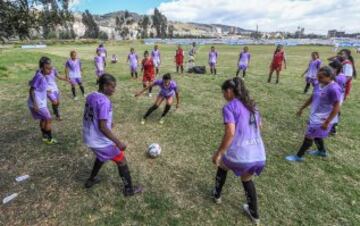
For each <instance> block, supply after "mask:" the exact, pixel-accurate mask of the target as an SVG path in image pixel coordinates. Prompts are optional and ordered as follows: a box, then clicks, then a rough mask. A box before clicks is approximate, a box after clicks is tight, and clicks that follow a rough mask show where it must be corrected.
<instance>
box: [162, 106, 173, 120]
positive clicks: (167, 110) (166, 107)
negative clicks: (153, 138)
mask: <svg viewBox="0 0 360 226" xmlns="http://www.w3.org/2000/svg"><path fill="white" fill-rule="evenodd" d="M170 108H171V105H170V104H167V105H166V106H165V109H164V112H163V113H162V115H161V117H165V116H166V114H167V113H168V112H169V111H170Z"/></svg>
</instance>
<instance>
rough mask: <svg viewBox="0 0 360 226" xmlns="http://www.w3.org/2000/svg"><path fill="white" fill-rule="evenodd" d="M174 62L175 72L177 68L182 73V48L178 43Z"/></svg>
mask: <svg viewBox="0 0 360 226" xmlns="http://www.w3.org/2000/svg"><path fill="white" fill-rule="evenodd" d="M175 63H176V72H177V73H179V69H180V70H181V74H183V73H184V50H183V49H182V48H181V45H178V48H177V50H176V55H175Z"/></svg>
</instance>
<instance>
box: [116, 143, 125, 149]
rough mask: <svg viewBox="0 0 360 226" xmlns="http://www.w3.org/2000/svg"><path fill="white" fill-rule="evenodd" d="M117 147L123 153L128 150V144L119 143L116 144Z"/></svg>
mask: <svg viewBox="0 0 360 226" xmlns="http://www.w3.org/2000/svg"><path fill="white" fill-rule="evenodd" d="M116 146H117V147H118V148H119V149H120V150H121V151H125V150H126V144H124V143H122V142H119V143H117V144H116Z"/></svg>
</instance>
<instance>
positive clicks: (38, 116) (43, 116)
mask: <svg viewBox="0 0 360 226" xmlns="http://www.w3.org/2000/svg"><path fill="white" fill-rule="evenodd" d="M29 109H30V112H31V115H32V117H33V119H35V120H51V115H50V112H49V109H47V108H40V109H39V111H38V112H36V111H35V110H34V109H33V108H29Z"/></svg>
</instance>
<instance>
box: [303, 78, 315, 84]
mask: <svg viewBox="0 0 360 226" xmlns="http://www.w3.org/2000/svg"><path fill="white" fill-rule="evenodd" d="M314 80H315V79H314V78H310V77H305V82H306V83H309V84H313V83H314Z"/></svg>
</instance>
